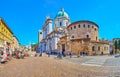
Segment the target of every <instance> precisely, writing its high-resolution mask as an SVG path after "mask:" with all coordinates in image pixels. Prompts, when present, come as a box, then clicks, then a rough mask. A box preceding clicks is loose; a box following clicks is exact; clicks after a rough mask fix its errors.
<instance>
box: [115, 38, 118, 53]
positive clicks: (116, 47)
mask: <svg viewBox="0 0 120 77" xmlns="http://www.w3.org/2000/svg"><path fill="white" fill-rule="evenodd" d="M114 46H115V53H117V49H118V44H117V40H115V42H114Z"/></svg>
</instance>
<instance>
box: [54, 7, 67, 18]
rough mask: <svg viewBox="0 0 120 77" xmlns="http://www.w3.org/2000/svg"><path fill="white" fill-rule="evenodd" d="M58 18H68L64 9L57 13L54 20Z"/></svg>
mask: <svg viewBox="0 0 120 77" xmlns="http://www.w3.org/2000/svg"><path fill="white" fill-rule="evenodd" d="M59 17H65V18H67V19H69V16H68V14H67V13H66V12H65V11H64V8H62V9H61V10H60V11H59V12H58V14H57V15H56V17H55V18H59Z"/></svg>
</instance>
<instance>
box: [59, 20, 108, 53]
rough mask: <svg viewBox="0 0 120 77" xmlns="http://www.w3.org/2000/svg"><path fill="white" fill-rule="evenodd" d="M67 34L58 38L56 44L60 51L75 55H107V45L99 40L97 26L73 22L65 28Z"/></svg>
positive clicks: (86, 22)
mask: <svg viewBox="0 0 120 77" xmlns="http://www.w3.org/2000/svg"><path fill="white" fill-rule="evenodd" d="M66 29H67V34H66V35H65V36H63V37H61V38H60V42H59V43H58V44H59V46H60V47H61V51H62V50H65V51H66V53H69V52H72V53H75V54H78V55H80V54H86V55H100V54H109V45H108V42H107V41H106V40H100V39H99V35H98V30H99V26H98V25H97V24H96V23H94V22H92V21H88V20H81V21H77V22H73V23H71V24H70V25H68V26H67V28H66Z"/></svg>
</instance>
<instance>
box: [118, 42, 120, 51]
mask: <svg viewBox="0 0 120 77" xmlns="http://www.w3.org/2000/svg"><path fill="white" fill-rule="evenodd" d="M118 49H119V50H120V40H118Z"/></svg>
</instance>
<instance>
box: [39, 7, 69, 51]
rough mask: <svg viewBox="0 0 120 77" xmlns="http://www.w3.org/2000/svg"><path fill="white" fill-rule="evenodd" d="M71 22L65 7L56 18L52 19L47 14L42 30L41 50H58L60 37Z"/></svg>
mask: <svg viewBox="0 0 120 77" xmlns="http://www.w3.org/2000/svg"><path fill="white" fill-rule="evenodd" d="M69 24H70V18H69V16H68V14H67V13H66V12H65V11H64V9H63V8H62V9H61V10H60V11H59V12H58V14H57V15H56V17H55V19H51V18H50V16H47V17H46V20H45V22H44V25H43V28H42V30H41V32H42V37H41V38H42V40H41V41H39V51H40V52H57V47H58V46H57V43H58V42H59V40H60V39H59V38H60V37H62V36H64V34H65V32H66V27H67V26H68V25H69ZM53 27H54V28H53ZM41 32H40V33H41Z"/></svg>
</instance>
